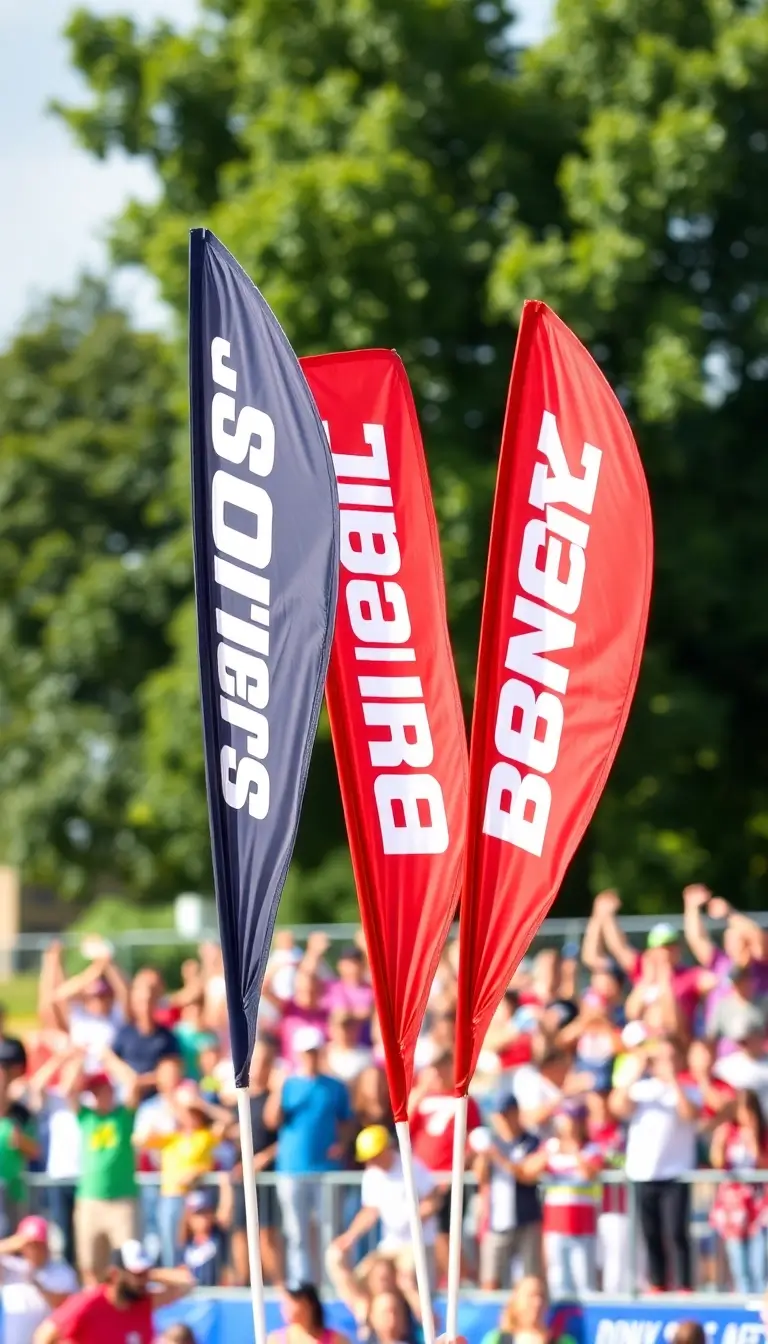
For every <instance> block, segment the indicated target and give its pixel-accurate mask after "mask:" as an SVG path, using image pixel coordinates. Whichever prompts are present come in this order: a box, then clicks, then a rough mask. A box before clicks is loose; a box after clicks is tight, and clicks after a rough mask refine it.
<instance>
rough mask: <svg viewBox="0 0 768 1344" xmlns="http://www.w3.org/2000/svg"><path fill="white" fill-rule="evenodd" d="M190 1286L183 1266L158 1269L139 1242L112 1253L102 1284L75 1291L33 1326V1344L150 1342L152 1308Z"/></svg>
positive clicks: (174, 1297) (185, 1291)
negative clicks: (45, 1318)
mask: <svg viewBox="0 0 768 1344" xmlns="http://www.w3.org/2000/svg"><path fill="white" fill-rule="evenodd" d="M191 1287H192V1281H191V1279H190V1276H189V1274H188V1273H187V1271H186V1270H175V1271H174V1270H158V1269H155V1267H154V1264H153V1261H152V1259H151V1257H150V1256H148V1255H147V1253H146V1251H145V1250H144V1247H143V1246H142V1244H141V1242H140V1241H133V1240H132V1241H127V1242H126V1243H125V1245H124V1246H122V1248H121V1249H120V1250H119V1251H115V1252H113V1254H112V1256H111V1261H110V1268H109V1273H108V1276H107V1280H106V1282H105V1283H102V1284H98V1285H96V1286H95V1287H93V1288H86V1289H84V1290H83V1292H80V1293H74V1294H73V1296H72V1297H69V1298H67V1300H66V1302H64V1304H63V1306H61V1307H59V1308H58V1309H57V1310H56V1311H55V1312H54V1313H53V1315H52V1316H51V1318H50V1320H48V1321H44V1322H43V1324H42V1325H40V1326H39V1327H38V1329H37V1330H36V1331H35V1336H34V1344H152V1339H153V1335H154V1331H153V1328H152V1312H153V1310H155V1311H159V1310H160V1308H161V1307H166V1306H170V1304H171V1303H172V1302H178V1300H179V1298H181V1297H184V1296H185V1295H186V1294H187V1293H188V1292H189V1290H190V1288H191Z"/></svg>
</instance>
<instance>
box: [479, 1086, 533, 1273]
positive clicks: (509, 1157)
mask: <svg viewBox="0 0 768 1344" xmlns="http://www.w3.org/2000/svg"><path fill="white" fill-rule="evenodd" d="M492 1123H493V1131H494V1132H493V1137H492V1140H491V1143H490V1145H489V1146H488V1148H487V1149H486V1151H482V1148H481V1150H480V1153H479V1156H478V1158H477V1160H476V1162H475V1171H476V1174H477V1178H478V1181H479V1183H480V1189H481V1193H482V1195H483V1197H484V1204H485V1206H486V1209H487V1216H486V1220H485V1228H486V1230H485V1231H484V1233H483V1235H482V1237H481V1239H480V1280H481V1286H482V1287H483V1288H484V1289H487V1290H496V1289H498V1288H502V1287H504V1288H508V1287H509V1283H510V1273H511V1270H512V1265H513V1262H514V1261H515V1260H516V1259H519V1260H520V1262H521V1265H522V1271H523V1274H524V1275H526V1276H530V1275H534V1276H537V1275H540V1274H541V1272H542V1259H541V1205H540V1203H539V1194H538V1190H537V1188H536V1185H535V1183H532V1182H530V1181H526V1180H524V1179H523V1175H522V1164H523V1162H524V1161H525V1159H526V1158H527V1157H530V1155H531V1153H534V1152H535V1151H536V1149H537V1148H538V1146H539V1141H538V1139H537V1138H536V1136H535V1135H534V1134H530V1133H527V1132H526V1131H525V1130H524V1129H523V1127H522V1125H521V1123H520V1111H519V1108H518V1105H517V1102H516V1100H515V1098H514V1097H513V1096H511V1095H510V1096H504V1097H502V1098H501V1099H500V1101H499V1103H498V1105H497V1107H496V1109H495V1112H494V1115H493V1117H492ZM470 1145H472V1137H471V1136H470Z"/></svg>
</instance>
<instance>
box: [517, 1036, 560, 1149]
mask: <svg viewBox="0 0 768 1344" xmlns="http://www.w3.org/2000/svg"><path fill="white" fill-rule="evenodd" d="M570 1065H571V1057H570V1055H569V1053H568V1051H567V1050H562V1049H559V1048H545V1049H544V1051H543V1053H542V1054H541V1062H540V1063H539V1064H538V1065H537V1064H524V1065H523V1066H522V1068H519V1069H518V1070H517V1072H516V1073H515V1075H514V1078H513V1080H512V1093H513V1095H514V1098H515V1101H516V1102H517V1104H518V1107H519V1110H520V1123H521V1125H522V1127H523V1129H525V1130H526V1131H527V1132H528V1133H530V1134H535V1135H536V1136H537V1138H548V1137H549V1136H550V1134H551V1133H552V1117H553V1116H554V1115H555V1113H556V1112H557V1109H558V1107H559V1105H560V1102H561V1100H562V1097H563V1086H564V1084H565V1079H566V1076H567V1074H568V1070H569V1068H570Z"/></svg>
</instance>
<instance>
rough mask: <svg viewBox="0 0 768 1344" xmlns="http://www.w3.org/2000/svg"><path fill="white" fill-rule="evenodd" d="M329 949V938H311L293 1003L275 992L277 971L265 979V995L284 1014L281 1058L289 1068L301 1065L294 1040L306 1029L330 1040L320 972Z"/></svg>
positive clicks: (301, 967)
mask: <svg viewBox="0 0 768 1344" xmlns="http://www.w3.org/2000/svg"><path fill="white" fill-rule="evenodd" d="M327 946H328V939H327V938H326V936H325V934H315V933H313V934H310V937H309V939H308V941H307V950H306V952H305V954H304V957H303V959H302V961H301V962H300V964H299V966H298V967H297V969H296V973H295V976H294V981H293V994H292V997H291V998H290V999H282V998H281V997H280V996H279V995H278V994H277V993H276V992H275V989H274V982H275V968H274V967H273V968H272V970H271V971H268V972H267V975H266V976H265V977H264V985H263V987H262V991H261V992H262V995H263V997H264V998H265V999H266V1000H267V1002H268V1003H271V1004H272V1007H273V1008H275V1009H277V1010H278V1011H279V1013H280V1023H279V1033H280V1054H281V1056H282V1058H283V1060H284V1062H285V1063H286V1064H287V1065H288V1066H289V1067H294V1066H295V1064H296V1062H297V1055H298V1051H297V1048H296V1043H295V1040H294V1037H295V1035H296V1033H297V1032H300V1031H301V1030H302V1029H303V1028H305V1027H311V1028H312V1029H313V1030H315V1031H319V1032H320V1034H321V1035H322V1037H323V1040H325V1039H326V1036H327V1028H328V1009H327V1008H326V1007H325V1006H324V1003H323V994H324V990H323V984H322V981H321V980H320V977H319V975H318V968H319V966H320V963H321V961H322V958H323V956H324V954H325V950H326V948H327Z"/></svg>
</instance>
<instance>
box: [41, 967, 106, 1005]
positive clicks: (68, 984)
mask: <svg viewBox="0 0 768 1344" xmlns="http://www.w3.org/2000/svg"><path fill="white" fill-rule="evenodd" d="M109 965H110V959H109V957H97V958H96V960H95V961H92V962H91V964H90V966H86V968H85V970H84V971H80V972H79V973H78V974H77V975H71V976H70V977H69V979H68V980H64V981H63V982H62V984H60V985H59V987H58V989H57V990H56V991H55V992H54V996H53V997H54V1001H55V1002H56V1003H62V1004H63V1003H69V1001H70V999H79V998H80V996H81V994H83V993H84V991H85V990H86V989H87V988H88V986H89V985H92V984H93V983H94V982H95V981H96V980H101V979H102V978H103V979H105V980H106V979H108V976H107V967H108V966H109Z"/></svg>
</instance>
